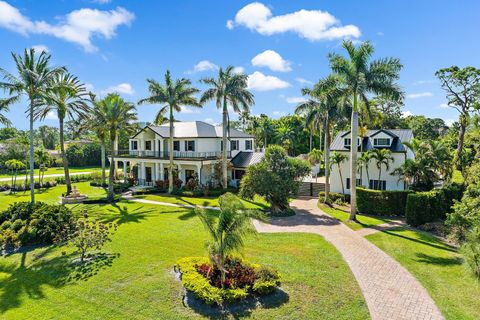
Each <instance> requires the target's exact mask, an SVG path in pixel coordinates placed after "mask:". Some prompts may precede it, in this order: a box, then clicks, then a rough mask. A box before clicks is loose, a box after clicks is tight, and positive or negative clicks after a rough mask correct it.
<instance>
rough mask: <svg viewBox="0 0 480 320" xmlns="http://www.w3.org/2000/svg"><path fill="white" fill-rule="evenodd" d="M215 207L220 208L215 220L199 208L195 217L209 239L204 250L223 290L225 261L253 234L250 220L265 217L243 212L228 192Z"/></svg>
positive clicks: (249, 210)
mask: <svg viewBox="0 0 480 320" xmlns="http://www.w3.org/2000/svg"><path fill="white" fill-rule="evenodd" d="M218 203H219V206H220V212H219V214H218V218H216V217H214V216H212V215H210V214H208V213H207V212H206V211H205V210H204V209H200V208H198V207H197V208H196V209H195V213H196V214H197V216H198V218H199V219H200V221H202V223H203V225H204V226H205V229H206V230H207V232H208V233H209V235H210V238H211V240H210V241H208V242H207V250H208V253H209V255H210V261H211V263H212V265H213V266H215V267H216V268H217V269H218V270H220V272H221V275H222V281H221V282H222V287H223V285H224V282H225V273H226V270H225V267H224V263H225V259H226V258H227V257H228V255H229V254H232V253H234V252H237V251H239V250H240V249H241V248H242V247H243V245H244V239H245V237H246V236H247V235H249V234H255V233H256V229H255V227H254V226H253V223H252V219H258V220H265V217H264V215H263V213H262V212H260V211H258V210H252V209H247V208H245V205H244V204H243V203H242V201H241V200H240V199H239V198H238V197H237V196H235V195H233V194H232V193H229V192H228V193H226V194H224V195H223V196H221V197H220V198H219V201H218Z"/></svg>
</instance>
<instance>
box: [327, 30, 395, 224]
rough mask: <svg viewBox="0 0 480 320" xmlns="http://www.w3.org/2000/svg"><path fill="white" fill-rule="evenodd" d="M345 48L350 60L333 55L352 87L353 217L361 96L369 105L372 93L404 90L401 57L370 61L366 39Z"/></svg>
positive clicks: (334, 63)
mask: <svg viewBox="0 0 480 320" xmlns="http://www.w3.org/2000/svg"><path fill="white" fill-rule="evenodd" d="M343 48H344V49H345V50H346V51H347V54H348V59H347V58H345V57H343V56H341V55H338V54H336V53H331V54H330V55H329V60H330V66H331V68H332V70H333V71H334V72H335V73H337V74H338V75H339V76H341V77H342V78H343V80H344V82H345V84H346V87H347V88H348V90H349V95H350V97H351V99H352V117H351V128H350V133H351V147H350V176H351V177H352V179H351V191H352V194H351V197H350V199H351V200H350V218H349V219H350V220H355V219H356V213H357V204H356V203H357V202H356V200H357V199H356V178H355V177H356V174H357V152H358V146H357V137H358V111H359V99H360V100H361V101H363V103H364V104H365V106H366V107H367V108H368V106H369V101H368V98H367V94H368V93H375V94H383V95H384V96H387V97H400V96H402V95H403V94H402V92H401V90H400V88H399V87H398V85H397V84H396V83H395V81H396V80H398V78H399V72H400V70H401V68H402V65H401V63H400V60H399V59H396V58H383V59H378V60H373V61H369V60H370V58H371V56H372V54H373V51H374V49H373V46H372V45H371V44H370V43H369V42H368V41H366V42H363V43H362V44H361V45H360V46H358V47H355V45H354V44H353V42H352V41H351V40H345V41H344V42H343Z"/></svg>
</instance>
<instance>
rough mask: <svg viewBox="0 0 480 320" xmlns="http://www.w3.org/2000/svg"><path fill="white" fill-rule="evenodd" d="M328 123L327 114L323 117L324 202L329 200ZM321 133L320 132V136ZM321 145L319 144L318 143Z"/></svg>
mask: <svg viewBox="0 0 480 320" xmlns="http://www.w3.org/2000/svg"><path fill="white" fill-rule="evenodd" d="M329 127H330V124H329V119H328V114H327V116H326V117H325V143H324V146H323V148H324V153H323V154H324V155H325V199H324V202H325V203H328V202H329V196H330V141H329V140H330V130H329ZM321 136H322V135H321V134H320V137H321ZM320 145H321V144H320Z"/></svg>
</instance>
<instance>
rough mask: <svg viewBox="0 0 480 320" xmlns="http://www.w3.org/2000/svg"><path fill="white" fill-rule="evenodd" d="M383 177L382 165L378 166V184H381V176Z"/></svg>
mask: <svg viewBox="0 0 480 320" xmlns="http://www.w3.org/2000/svg"><path fill="white" fill-rule="evenodd" d="M381 177H382V165H381V164H380V167H379V168H378V184H380V178H381Z"/></svg>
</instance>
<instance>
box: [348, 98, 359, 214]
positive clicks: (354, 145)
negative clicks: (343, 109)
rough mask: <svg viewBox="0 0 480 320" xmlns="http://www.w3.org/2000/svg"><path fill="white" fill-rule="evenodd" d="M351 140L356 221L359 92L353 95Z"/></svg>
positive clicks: (351, 206) (351, 192) (351, 177)
mask: <svg viewBox="0 0 480 320" xmlns="http://www.w3.org/2000/svg"><path fill="white" fill-rule="evenodd" d="M350 133H351V135H350V137H351V142H350V145H351V146H350V218H349V220H351V221H355V220H356V214H357V151H358V147H357V137H358V109H357V94H356V93H355V94H354V96H353V112H352V123H351V132H350Z"/></svg>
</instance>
